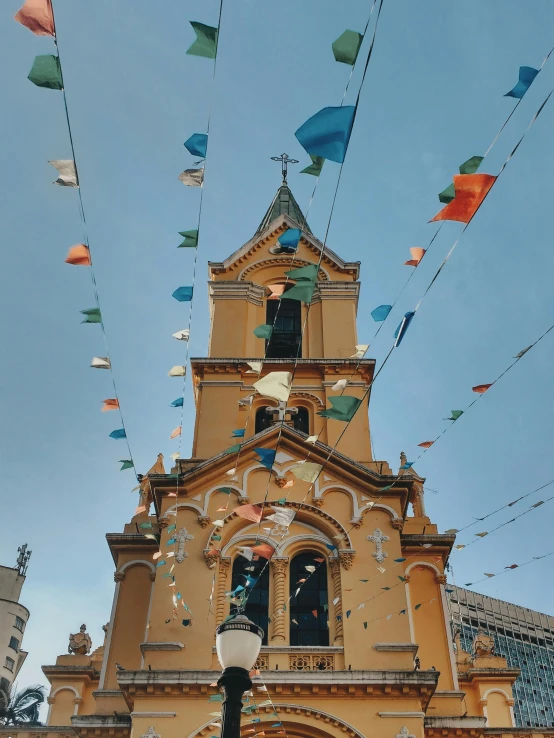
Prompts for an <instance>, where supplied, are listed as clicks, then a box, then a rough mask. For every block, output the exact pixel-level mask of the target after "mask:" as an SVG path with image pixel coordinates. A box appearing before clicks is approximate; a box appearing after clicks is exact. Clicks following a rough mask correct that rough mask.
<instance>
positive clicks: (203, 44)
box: [187, 21, 218, 59]
mask: <svg viewBox="0 0 554 738" xmlns="http://www.w3.org/2000/svg"><path fill="white" fill-rule="evenodd" d="M189 22H190V25H191V26H192V27H193V29H194V32H195V33H196V40H195V41H194V43H193V44H192V46H190V47H189V48H188V49H187V54H190V55H191V56H203V57H205V58H206V59H215V55H216V52H217V34H218V29H217V28H214V27H213V26H206V25H204V23H198V22H197V21H189Z"/></svg>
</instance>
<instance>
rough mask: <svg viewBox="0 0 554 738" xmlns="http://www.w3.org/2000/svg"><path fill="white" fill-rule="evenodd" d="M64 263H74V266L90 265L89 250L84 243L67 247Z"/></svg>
mask: <svg viewBox="0 0 554 738" xmlns="http://www.w3.org/2000/svg"><path fill="white" fill-rule="evenodd" d="M65 263H66V264H74V265H75V266H90V265H91V264H92V262H91V260H90V251H89V250H88V247H87V246H85V244H84V243H78V244H76V245H75V246H72V247H71V248H70V249H69V253H68V255H67V259H66V260H65Z"/></svg>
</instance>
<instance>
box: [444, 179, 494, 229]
mask: <svg viewBox="0 0 554 738" xmlns="http://www.w3.org/2000/svg"><path fill="white" fill-rule="evenodd" d="M495 182H496V177H495V176H494V175H492V174H455V175H454V192H455V193H456V196H455V197H454V199H453V200H452V201H451V202H449V203H448V205H447V206H446V207H444V208H443V209H442V210H441V211H440V212H439V213H437V214H436V215H435V217H434V218H433V219H432V220H431V221H430V222H431V223H433V222H434V221H436V220H457V221H459V222H460V223H469V221H470V220H471V219H472V218H473V216H474V215H475V213H476V212H477V211H478V210H479V208H480V207H481V203H482V202H483V200H484V199H485V197H486V196H487V195H488V193H489V190H490V188H491V187H492V186H493V184H494V183H495Z"/></svg>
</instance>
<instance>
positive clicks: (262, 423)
mask: <svg viewBox="0 0 554 738" xmlns="http://www.w3.org/2000/svg"><path fill="white" fill-rule="evenodd" d="M266 407H267V405H263V406H262V407H259V408H258V409H257V410H256V423H255V426H254V433H260V432H261V431H263V430H265V429H266V428H269V426H270V425H271V415H268V414H267V413H266V411H265V410H266Z"/></svg>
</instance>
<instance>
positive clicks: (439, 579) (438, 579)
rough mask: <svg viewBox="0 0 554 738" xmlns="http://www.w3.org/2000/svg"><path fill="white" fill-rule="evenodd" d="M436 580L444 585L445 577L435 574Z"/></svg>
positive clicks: (444, 575)
mask: <svg viewBox="0 0 554 738" xmlns="http://www.w3.org/2000/svg"><path fill="white" fill-rule="evenodd" d="M436 579H437V582H438V583H439V584H446V580H447V576H446V574H437V577H436Z"/></svg>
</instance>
